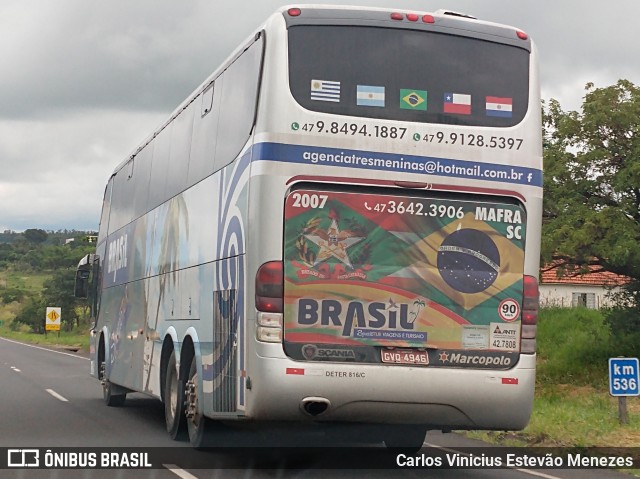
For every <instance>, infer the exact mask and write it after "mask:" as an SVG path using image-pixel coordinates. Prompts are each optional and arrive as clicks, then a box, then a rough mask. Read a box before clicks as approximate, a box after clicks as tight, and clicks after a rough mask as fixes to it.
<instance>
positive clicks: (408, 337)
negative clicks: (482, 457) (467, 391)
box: [284, 190, 526, 361]
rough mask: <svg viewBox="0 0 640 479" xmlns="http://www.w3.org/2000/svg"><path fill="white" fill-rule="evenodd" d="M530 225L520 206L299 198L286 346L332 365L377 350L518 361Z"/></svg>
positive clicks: (289, 254)
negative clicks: (463, 354)
mask: <svg viewBox="0 0 640 479" xmlns="http://www.w3.org/2000/svg"><path fill="white" fill-rule="evenodd" d="M525 225H526V218H525V212H524V209H523V208H522V207H521V206H520V205H519V204H515V203H497V202H495V203H493V202H478V201H467V200H464V201H463V200H458V199H453V198H436V197H433V198H425V197H407V196H393V195H379V194H361V193H341V192H325V191H313V190H298V191H294V192H292V193H291V194H289V196H288V197H287V199H286V204H285V243H284V268H285V311H284V313H285V314H284V316H285V335H284V340H285V346H286V345H287V344H289V345H292V344H293V345H298V346H297V347H298V349H297V350H298V351H299V352H300V353H299V354H300V355H302V356H304V357H305V358H307V359H311V358H312V357H313V358H314V359H317V357H318V356H320V357H324V358H328V359H329V358H333V359H334V360H335V359H336V358H338V359H343V360H349V359H353V358H355V357H356V356H357V354H359V353H358V351H365V353H366V350H367V348H366V347H368V348H369V349H373V348H374V347H380V346H383V347H385V346H386V347H396V348H428V349H430V350H441V351H442V350H447V351H469V350H474V351H475V352H478V353H480V352H486V354H487V355H495V354H497V353H498V352H500V353H505V354H510V353H517V352H518V351H519V347H520V341H519V338H520V309H521V302H522V288H523V268H524V251H523V248H524V238H525V233H526V231H525ZM365 353H363V354H365ZM366 354H368V353H366ZM457 354H458V356H460V354H461V353H457ZM379 357H380V354H378V358H379ZM487 357H488V356H487ZM424 358H425V359H424V361H428V358H427V357H426V356H425V357H424ZM355 360H357V359H355ZM378 360H379V359H378ZM383 360H384V359H383Z"/></svg>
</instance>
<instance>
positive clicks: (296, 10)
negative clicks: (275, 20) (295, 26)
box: [287, 8, 302, 17]
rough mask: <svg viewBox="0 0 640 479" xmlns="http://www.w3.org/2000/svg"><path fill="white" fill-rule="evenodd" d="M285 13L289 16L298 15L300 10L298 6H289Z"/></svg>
mask: <svg viewBox="0 0 640 479" xmlns="http://www.w3.org/2000/svg"><path fill="white" fill-rule="evenodd" d="M287 13H288V14H289V16H290V17H299V16H300V14H301V13H302V10H300V9H299V8H290V9H289V10H287Z"/></svg>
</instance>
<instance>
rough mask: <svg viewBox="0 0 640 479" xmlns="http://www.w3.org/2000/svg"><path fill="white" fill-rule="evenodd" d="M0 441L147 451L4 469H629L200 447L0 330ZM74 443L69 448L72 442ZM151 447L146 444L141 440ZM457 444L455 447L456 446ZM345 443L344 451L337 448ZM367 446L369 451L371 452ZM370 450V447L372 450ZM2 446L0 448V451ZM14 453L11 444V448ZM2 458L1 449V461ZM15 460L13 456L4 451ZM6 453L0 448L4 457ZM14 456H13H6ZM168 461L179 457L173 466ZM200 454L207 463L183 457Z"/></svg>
mask: <svg viewBox="0 0 640 479" xmlns="http://www.w3.org/2000/svg"><path fill="white" fill-rule="evenodd" d="M336 446H338V447H339V448H340V449H334V450H333V453H334V454H333V455H334V456H335V455H336V454H338V453H339V454H341V455H344V454H350V453H351V451H352V449H351V448H343V446H344V445H343V444H336ZM368 446H369V447H368V451H369V452H367V451H366V450H364V452H363V449H353V453H354V454H365V455H369V456H367V457H371V458H373V459H375V458H376V456H380V455H381V454H385V453H386V451H385V449H384V448H383V446H382V444H369V445H368ZM486 446H487V445H485V444H483V443H479V442H478V441H473V440H470V439H467V438H464V437H461V436H458V435H456V434H441V433H435V432H430V433H429V434H428V435H427V438H426V442H425V447H426V448H427V449H426V450H427V451H431V452H434V453H435V452H438V453H441V454H444V453H450V454H455V453H456V452H457V451H460V450H462V451H463V453H464V452H465V451H468V449H467V450H465V449H464V448H468V447H486ZM0 448H12V449H34V448H37V449H38V450H39V452H40V457H39V458H40V460H41V461H42V460H43V459H44V451H46V450H47V448H52V449H51V450H52V451H54V452H55V451H56V449H55V448H71V449H67V452H68V451H76V450H77V451H86V449H81V448H127V449H126V450H129V449H130V450H131V451H134V452H142V451H152V452H151V454H152V456H153V462H154V463H158V461H159V462H160V464H161V465H162V466H163V467H159V468H154V469H138V470H131V469H91V470H88V469H50V470H47V469H37V470H36V469H28V468H12V469H5V470H0V477H2V478H5V477H6V478H65V479H66V478H90V479H93V478H127V479H128V478H150V479H151V478H153V479H176V478H177V477H180V478H182V479H193V478H198V479H203V478H221V477H225V478H226V477H242V478H285V477H286V478H304V479H312V478H314V477H327V476H332V477H335V478H346V477H363V476H366V477H368V478H372V479H376V478H384V479H387V478H389V477H401V478H412V479H417V478H436V477H438V478H475V479H480V478H498V479H503V478H504V479H507V478H509V479H524V478H526V479H534V478H543V479H574V478H576V479H577V478H580V479H604V478H623V477H629V476H626V475H622V474H619V473H617V472H613V471H607V470H595V469H591V470H556V469H553V470H548V469H547V470H532V469H515V468H510V469H485V470H479V469H457V470H442V469H440V470H436V469H429V468H420V467H418V468H411V469H402V470H400V469H394V470H384V469H366V470H363V469H346V468H345V469H331V468H332V467H334V466H335V462H334V461H333V459H335V457H332V450H328V451H329V452H327V453H324V452H323V451H322V450H319V449H313V452H312V453H310V454H306V453H305V454H300V455H299V454H297V453H296V454H294V455H293V457H292V455H291V453H290V451H288V452H287V453H286V454H283V455H281V454H280V453H279V452H278V451H276V450H270V449H266V450H265V451H267V453H263V454H261V455H259V456H257V457H256V456H254V455H253V454H252V455H251V456H249V455H248V452H247V453H246V454H245V451H244V450H240V451H239V452H236V453H230V454H229V453H224V452H200V451H194V450H192V449H191V448H190V447H189V445H188V443H187V442H176V441H172V440H171V439H169V437H168V435H167V434H166V432H165V427H164V412H163V406H162V404H161V403H160V402H159V401H157V400H153V399H150V398H147V397H146V396H144V395H139V394H130V395H129V396H127V402H126V404H125V406H124V407H121V408H110V407H106V406H105V405H104V403H103V401H102V390H101V388H100V385H99V383H98V382H97V381H96V380H95V379H94V378H92V377H90V376H89V361H88V359H87V358H85V357H82V356H78V355H75V354H71V353H66V352H60V351H53V350H50V349H46V348H41V347H37V346H29V345H24V344H20V343H16V342H14V341H9V340H6V339H2V338H0ZM76 448H77V449H76ZM146 448H151V449H146ZM461 448H462V449H461ZM345 451H346V453H345ZM371 451H373V455H370V454H371ZM376 451H377V452H376ZM1 453H2V454H6V453H7V452H5V450H2V451H1ZM14 454H15V452H14ZM3 459H5V458H0V464H2V460H3ZM12 460H13V459H12ZM8 461H9V458H7V462H8ZM14 462H15V461H14ZM175 463H180V464H179V466H180V467H178V466H175V467H174V464H175ZM193 464H200V465H202V464H205V466H206V467H207V469H203V468H194V467H190V465H193Z"/></svg>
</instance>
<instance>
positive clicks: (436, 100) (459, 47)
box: [289, 25, 529, 127]
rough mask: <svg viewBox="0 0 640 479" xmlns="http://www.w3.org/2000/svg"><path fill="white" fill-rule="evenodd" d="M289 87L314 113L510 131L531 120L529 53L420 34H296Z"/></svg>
mask: <svg viewBox="0 0 640 479" xmlns="http://www.w3.org/2000/svg"><path fill="white" fill-rule="evenodd" d="M289 85H290V88H291V92H292V94H293V96H294V98H295V99H296V101H297V102H298V103H299V104H300V105H302V106H303V107H304V108H306V109H308V110H312V111H318V112H324V113H331V114H335V115H350V116H358V117H367V118H379V119H388V120H401V121H414V122H422V123H441V124H455V125H474V126H492V127H496V126H497V127H508V126H513V125H516V124H518V123H519V122H520V121H521V120H522V119H523V117H524V115H525V114H526V112H527V106H528V105H527V103H528V97H529V95H528V91H529V52H528V51H527V50H525V49H522V48H518V47H514V46H509V45H505V44H500V43H494V42H489V41H485V40H478V39H473V38H467V37H460V36H454V35H447V34H442V33H431V32H424V31H418V30H405V29H394V28H376V27H354V26H349V27H346V26H316V25H300V26H292V27H291V28H290V29H289Z"/></svg>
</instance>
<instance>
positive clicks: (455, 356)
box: [438, 351, 512, 366]
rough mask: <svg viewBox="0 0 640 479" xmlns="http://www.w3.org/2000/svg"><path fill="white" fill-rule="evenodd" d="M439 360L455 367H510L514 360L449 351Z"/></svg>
mask: <svg viewBox="0 0 640 479" xmlns="http://www.w3.org/2000/svg"><path fill="white" fill-rule="evenodd" d="M438 359H439V360H440V362H441V363H444V364H447V365H453V366H510V365H511V362H512V358H511V357H510V356H505V355H499V356H490V355H481V354H466V353H458V352H455V353H453V352H447V351H444V352H442V353H440V354H439V356H438Z"/></svg>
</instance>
